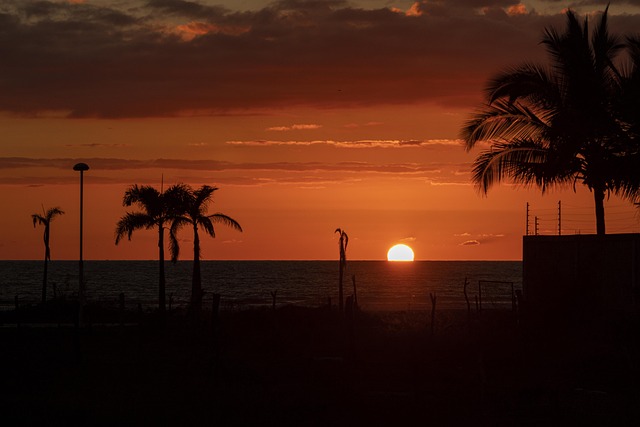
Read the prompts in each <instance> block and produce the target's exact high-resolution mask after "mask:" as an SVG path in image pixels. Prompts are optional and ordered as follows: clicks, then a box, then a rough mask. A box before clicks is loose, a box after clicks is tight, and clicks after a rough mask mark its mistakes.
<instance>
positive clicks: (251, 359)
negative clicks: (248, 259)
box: [0, 306, 640, 426]
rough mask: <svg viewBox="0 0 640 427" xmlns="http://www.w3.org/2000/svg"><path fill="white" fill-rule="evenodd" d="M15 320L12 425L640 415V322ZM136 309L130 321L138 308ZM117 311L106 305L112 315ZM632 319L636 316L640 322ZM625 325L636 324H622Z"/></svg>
mask: <svg viewBox="0 0 640 427" xmlns="http://www.w3.org/2000/svg"><path fill="white" fill-rule="evenodd" d="M207 315H208V313H205V316H204V318H203V319H202V320H201V322H200V323H198V324H197V325H194V324H193V323H192V322H189V321H187V318H186V317H185V316H184V313H180V312H176V313H170V315H169V317H168V319H167V322H166V325H165V326H164V327H159V326H158V325H157V323H156V322H155V317H154V316H153V315H149V314H147V315H143V316H142V317H140V318H136V322H134V323H131V322H129V323H127V325H125V326H119V325H118V319H117V318H113V319H111V320H114V322H112V323H111V324H110V325H105V324H102V325H99V324H94V325H92V326H90V327H85V328H80V329H76V328H74V327H72V326H65V325H64V324H63V325H62V326H61V327H57V325H56V324H49V325H47V327H36V326H34V325H33V324H32V325H28V324H24V323H23V324H22V325H21V326H20V327H16V325H15V324H9V323H8V322H7V321H6V319H5V324H4V327H3V328H0V340H1V341H0V342H1V343H2V350H1V351H0V353H1V354H0V366H1V367H2V376H1V381H2V392H1V393H2V394H1V395H0V402H1V410H2V412H1V414H2V415H1V418H2V420H3V421H2V424H3V425H43V426H45V425H46V426H53V425H65V426H66V425H92V426H93V425H238V426H240V425H242V426H245V425H304V426H309V425H318V426H326V425H414V424H417V423H420V424H428V425H482V426H484V425H487V426H498V425H518V426H529V425H530V426H537V425H637V422H638V420H640V417H639V416H640V392H639V389H638V384H639V383H638V379H639V373H638V370H637V368H638V366H639V365H638V357H637V356H638V351H637V349H638V342H637V341H638V338H637V337H638V334H637V333H636V332H637V331H636V330H635V329H633V328H631V327H628V328H627V329H625V330H622V329H621V328H620V327H619V325H617V326H616V328H615V330H616V331H618V333H617V336H615V337H614V336H612V334H611V333H609V332H610V331H600V332H599V333H597V334H595V335H597V336H595V335H594V334H593V331H590V332H589V334H590V335H594V336H591V337H590V339H589V340H588V342H586V343H585V341H584V339H583V337H578V336H577V335H576V334H572V335H571V338H568V336H567V335H565V333H564V332H558V331H556V332H555V333H553V334H552V333H550V332H549V331H548V330H544V328H539V327H538V326H540V325H536V327H535V328H534V327H532V325H529V326H526V325H523V324H522V322H520V323H518V322H517V321H516V319H515V317H514V316H513V314H512V313H511V312H507V311H501V312H483V313H482V316H478V314H477V313H473V315H472V316H471V317H468V313H467V311H466V310H442V311H436V316H435V319H436V322H435V324H434V328H433V331H432V328H431V316H430V313H429V312H426V311H393V312H367V311H366V310H364V311H362V312H358V313H356V315H355V317H354V321H353V323H350V322H348V321H345V320H344V319H343V318H342V317H341V316H339V315H338V313H337V312H336V310H335V309H334V310H330V309H328V308H326V307H325V308H302V307H293V306H288V307H280V308H278V309H277V310H275V311H274V310H271V309H254V310H244V311H234V312H223V313H221V315H220V317H219V319H218V322H217V323H216V327H215V328H213V327H212V322H211V319H210V318H207ZM132 319H133V317H131V318H128V319H127V320H132ZM101 320H105V319H101ZM627 326H628V325H627ZM623 329H624V328H623Z"/></svg>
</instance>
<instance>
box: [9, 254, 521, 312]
mask: <svg viewBox="0 0 640 427" xmlns="http://www.w3.org/2000/svg"><path fill="white" fill-rule="evenodd" d="M191 268H192V262H190V261H179V262H178V263H176V264H172V263H170V262H166V263H165V274H166V295H167V301H168V303H169V301H170V304H171V306H172V307H180V306H184V305H185V304H186V303H187V302H188V300H189V295H190V292H191ZM42 273H43V261H0V308H3V309H8V308H11V307H13V306H14V301H15V297H16V295H17V296H18V298H19V300H20V301H21V302H22V303H30V302H33V303H36V302H38V301H39V299H40V295H41V286H42ZM84 277H85V280H86V289H87V298H88V300H89V301H95V302H100V303H102V304H107V305H109V304H113V305H114V306H115V305H117V301H118V296H119V294H120V293H121V292H122V293H124V294H125V298H126V304H127V307H136V306H137V305H138V304H141V305H142V306H143V307H145V308H147V309H151V308H153V307H154V306H156V305H157V298H158V262H157V261H85V262H84ZM352 277H355V282H356V290H357V298H358V303H359V305H360V306H361V307H363V308H364V309H371V310H398V309H400V310H414V309H415V310H422V309H428V308H429V307H431V302H430V294H434V295H435V296H437V304H438V307H445V308H463V307H466V299H465V296H464V283H465V279H466V280H467V283H468V287H467V295H468V298H469V300H470V302H471V304H475V300H476V298H477V297H479V298H480V299H481V301H482V305H483V307H487V308H491V307H495V308H505V307H510V305H511V296H512V289H521V288H522V263H521V262H519V261H416V262H412V263H393V262H387V261H349V262H348V263H347V269H346V272H345V276H344V282H343V283H344V296H345V298H346V297H347V296H348V295H351V294H353V293H354V290H353V289H354V288H353V279H352ZM48 283H49V287H48V291H47V296H48V298H51V297H52V296H53V289H52V288H53V284H55V287H56V291H57V293H58V294H64V295H65V296H67V297H69V298H73V297H75V296H76V295H77V289H78V262H77V261H51V262H50V263H49V273H48ZM202 284H203V289H204V291H205V304H206V303H207V302H208V301H211V295H212V294H213V293H214V292H215V293H219V294H221V296H222V300H221V304H222V308H223V309H242V308H247V307H253V306H260V305H270V304H271V301H272V299H271V298H272V297H271V292H276V291H277V300H276V301H277V304H278V305H284V304H297V305H302V306H320V305H323V304H326V303H327V301H328V298H331V301H332V303H333V304H337V301H338V261H202ZM480 288H481V290H480Z"/></svg>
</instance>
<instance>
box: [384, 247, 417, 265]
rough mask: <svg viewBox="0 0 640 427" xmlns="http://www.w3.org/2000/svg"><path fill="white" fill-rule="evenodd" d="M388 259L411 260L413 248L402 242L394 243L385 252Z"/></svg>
mask: <svg viewBox="0 0 640 427" xmlns="http://www.w3.org/2000/svg"><path fill="white" fill-rule="evenodd" d="M387 260H388V261H413V250H412V249H411V248H410V247H409V246H407V245H403V244H399V245H395V246H393V247H392V248H391V249H389V252H387Z"/></svg>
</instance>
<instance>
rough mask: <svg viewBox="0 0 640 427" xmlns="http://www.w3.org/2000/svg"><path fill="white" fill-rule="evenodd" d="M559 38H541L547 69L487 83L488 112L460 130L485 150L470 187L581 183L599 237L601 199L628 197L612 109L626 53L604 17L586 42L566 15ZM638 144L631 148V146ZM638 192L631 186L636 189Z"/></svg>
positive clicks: (549, 32) (625, 141)
mask: <svg viewBox="0 0 640 427" xmlns="http://www.w3.org/2000/svg"><path fill="white" fill-rule="evenodd" d="M566 17H567V24H566V29H565V31H564V33H562V34H560V33H558V32H557V31H556V30H554V29H546V30H545V35H544V37H543V39H542V44H543V45H544V46H545V48H546V50H547V53H548V54H549V56H550V58H551V66H543V65H537V64H532V63H525V64H523V65H520V66H518V67H515V68H512V69H508V70H506V71H504V72H502V73H500V74H498V75H497V76H496V77H494V78H493V79H492V80H491V81H490V82H489V84H488V86H487V89H486V99H487V102H486V105H484V107H483V108H482V109H480V110H479V111H478V112H477V113H476V114H475V115H474V116H473V118H472V119H471V120H469V121H468V122H467V123H465V125H464V126H463V128H462V130H461V137H462V138H463V139H464V141H465V144H466V148H467V150H471V149H472V148H473V147H475V145H476V143H478V142H479V141H486V142H489V143H490V144H491V147H490V149H488V150H485V151H482V152H481V153H480V154H479V156H478V157H477V158H476V160H475V162H474V169H473V181H474V182H475V183H476V185H477V186H478V187H479V189H480V190H481V191H482V192H484V193H486V192H487V191H488V189H489V187H491V186H492V185H493V184H495V183H498V182H500V181H501V180H503V179H505V178H511V179H512V180H513V181H514V182H516V183H519V184H523V185H524V186H526V187H529V186H537V187H539V188H540V189H541V190H542V192H543V193H544V192H545V191H546V190H547V189H548V188H550V187H554V186H566V185H569V186H571V185H573V187H574V190H575V184H576V182H581V183H582V184H584V185H585V186H587V188H588V189H589V190H590V191H591V192H592V193H593V197H594V202H595V216H596V230H597V233H598V234H604V233H605V215H604V198H605V195H607V194H610V193H614V194H621V195H623V196H625V195H626V196H630V195H631V194H633V193H634V191H635V190H634V189H633V186H634V184H633V182H632V181H633V179H631V178H632V177H630V176H629V173H630V172H629V171H628V168H627V172H624V171H625V168H624V167H623V165H624V164H625V162H626V159H628V157H629V156H628V155H629V154H630V153H629V138H628V126H627V125H625V124H624V123H623V122H622V121H621V120H620V114H619V111H618V109H617V108H616V105H617V103H618V102H619V101H618V100H619V98H620V94H621V92H622V90H623V88H622V85H621V82H622V81H623V76H622V74H621V72H620V70H618V69H617V68H616V66H615V65H614V60H615V58H616V57H617V55H618V54H619V53H620V52H621V50H622V49H623V48H624V46H623V45H622V44H621V43H619V41H618V38H617V37H614V36H611V35H610V34H609V31H608V28H607V10H605V11H604V13H603V14H602V15H601V17H600V21H599V22H598V23H597V25H596V27H595V29H594V30H593V32H592V34H591V39H590V35H589V27H588V22H587V20H586V19H585V21H584V24H581V23H580V22H579V21H578V19H577V18H576V16H575V14H574V13H573V12H571V11H568V12H567V14H566ZM636 145H637V143H636ZM636 190H637V187H636Z"/></svg>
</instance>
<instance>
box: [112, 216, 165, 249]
mask: <svg viewBox="0 0 640 427" xmlns="http://www.w3.org/2000/svg"><path fill="white" fill-rule="evenodd" d="M155 226H156V221H155V220H154V218H152V217H151V216H150V215H148V214H145V213H142V212H127V213H126V214H125V215H124V216H123V217H122V218H120V220H119V221H118V223H117V224H116V233H115V234H116V245H117V244H118V243H119V242H120V240H122V238H123V237H125V236H127V239H128V240H131V235H132V234H133V232H134V231H135V230H139V229H141V228H146V229H149V228H153V227H155Z"/></svg>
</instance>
